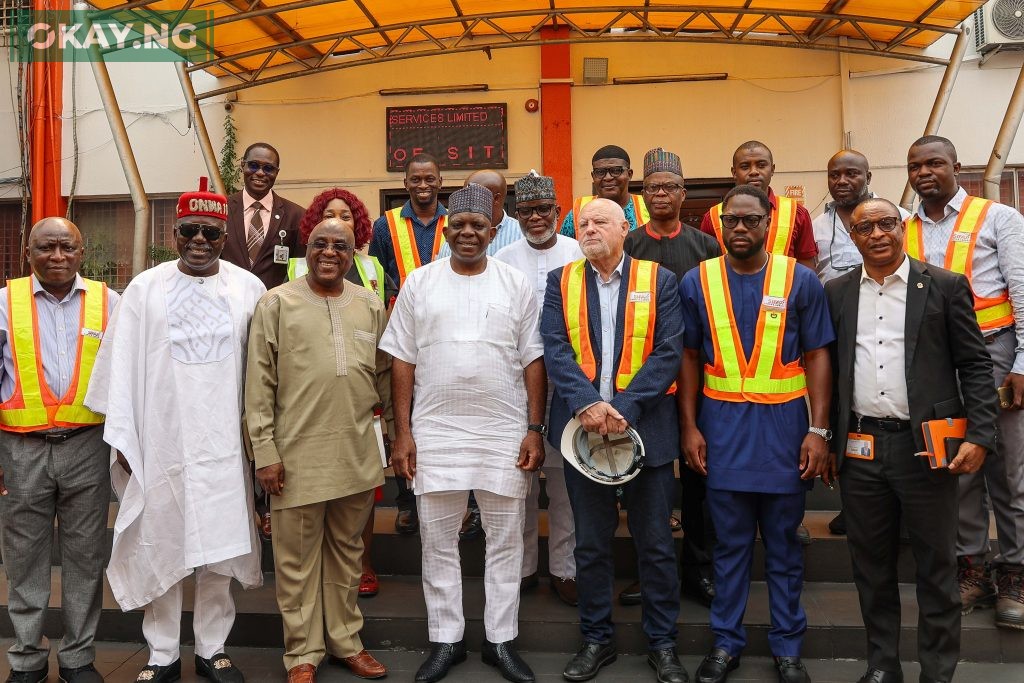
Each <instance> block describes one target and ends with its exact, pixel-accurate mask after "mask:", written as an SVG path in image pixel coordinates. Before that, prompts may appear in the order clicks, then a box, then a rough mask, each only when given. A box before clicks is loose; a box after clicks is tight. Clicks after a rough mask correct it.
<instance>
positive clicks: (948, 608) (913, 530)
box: [839, 425, 960, 681]
mask: <svg viewBox="0 0 1024 683" xmlns="http://www.w3.org/2000/svg"><path fill="white" fill-rule="evenodd" d="M863 431H864V433H868V434H871V435H872V436H874V438H875V458H874V460H858V459H854V458H844V459H843V465H842V470H841V471H840V473H839V483H840V487H841V493H842V499H843V510H844V512H845V516H846V534H847V540H848V542H849V547H850V558H851V560H852V562H853V580H854V583H855V584H856V585H857V594H858V596H859V598H860V611H861V615H862V617H863V619H864V630H865V633H866V635H867V645H868V665H869V666H870V667H872V668H876V669H881V670H883V671H899V670H900V655H899V642H900V595H899V588H898V577H897V573H896V564H897V558H898V554H899V544H900V539H899V536H900V518H901V516H902V519H903V521H904V523H905V524H906V527H907V530H908V531H909V532H910V547H911V550H912V551H913V553H914V560H915V561H916V584H917V605H918V623H917V633H918V637H917V651H918V659H919V660H920V662H921V674H922V675H923V676H927V677H930V678H932V679H934V680H937V681H951V680H953V672H954V671H955V670H956V663H957V659H958V658H959V654H960V593H959V589H958V587H957V580H956V533H957V479H956V476H954V475H951V474H949V472H947V471H946V470H935V471H932V470H930V469H929V468H928V465H927V463H926V462H925V461H924V459H923V458H920V457H918V456H916V455H914V452H915V450H916V449H915V447H914V438H913V433H912V432H911V431H910V430H909V429H907V430H904V431H902V432H886V431H881V430H877V429H869V428H868V427H867V426H866V425H865V426H864V428H863Z"/></svg>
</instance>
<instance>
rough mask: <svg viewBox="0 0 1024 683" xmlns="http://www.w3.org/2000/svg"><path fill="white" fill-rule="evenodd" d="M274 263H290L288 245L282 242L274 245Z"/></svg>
mask: <svg viewBox="0 0 1024 683" xmlns="http://www.w3.org/2000/svg"><path fill="white" fill-rule="evenodd" d="M274 263H281V264H284V265H288V247H286V246H283V245H281V244H278V245H275V246H274Z"/></svg>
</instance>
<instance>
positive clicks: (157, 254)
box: [149, 244, 178, 265]
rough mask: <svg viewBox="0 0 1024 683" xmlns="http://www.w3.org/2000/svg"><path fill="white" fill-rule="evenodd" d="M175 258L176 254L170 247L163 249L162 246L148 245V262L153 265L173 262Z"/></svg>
mask: <svg viewBox="0 0 1024 683" xmlns="http://www.w3.org/2000/svg"><path fill="white" fill-rule="evenodd" d="M177 258H178V252H177V251H175V250H174V249H172V248H171V247H165V246H163V245H162V244H151V245H149V260H150V262H151V263H153V264H154V265H155V264H157V263H163V262H165V261H174V260H175V259H177Z"/></svg>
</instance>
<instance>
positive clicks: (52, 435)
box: [21, 425, 99, 443]
mask: <svg viewBox="0 0 1024 683" xmlns="http://www.w3.org/2000/svg"><path fill="white" fill-rule="evenodd" d="M97 427H99V425H89V426H88V427H77V428H75V429H69V430H67V431H63V432H21V434H22V436H27V437H29V438H30V439H39V440H41V441H45V442H46V443H64V442H65V441H67V440H68V439H71V438H73V437H76V436H78V435H79V434H84V433H85V432H87V431H89V430H90V429H96V428H97Z"/></svg>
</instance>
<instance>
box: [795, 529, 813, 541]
mask: <svg viewBox="0 0 1024 683" xmlns="http://www.w3.org/2000/svg"><path fill="white" fill-rule="evenodd" d="M796 540H798V541H800V545H810V544H811V543H812V542H813V541H812V540H811V532H810V531H808V530H807V527H806V526H804V525H803V524H801V525H800V526H798V527H797V528H796Z"/></svg>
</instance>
